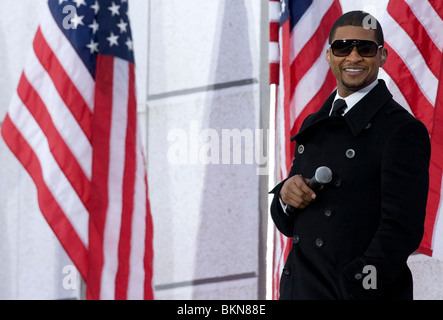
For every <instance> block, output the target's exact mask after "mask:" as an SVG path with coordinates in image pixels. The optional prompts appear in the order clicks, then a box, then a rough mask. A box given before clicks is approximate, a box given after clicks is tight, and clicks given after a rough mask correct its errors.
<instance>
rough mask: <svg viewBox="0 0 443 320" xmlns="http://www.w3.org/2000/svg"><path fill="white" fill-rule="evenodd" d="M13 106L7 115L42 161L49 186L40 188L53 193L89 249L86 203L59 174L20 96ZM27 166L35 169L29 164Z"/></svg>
mask: <svg viewBox="0 0 443 320" xmlns="http://www.w3.org/2000/svg"><path fill="white" fill-rule="evenodd" d="M12 103H13V104H14V105H15V106H16V108H15V109H14V110H11V111H10V112H9V113H8V114H9V117H10V119H11V120H12V121H13V122H14V124H15V127H16V128H17V129H19V130H20V133H21V135H22V136H23V137H24V138H25V139H26V141H27V143H28V145H29V146H30V147H31V148H32V150H33V152H34V153H35V154H36V156H37V157H38V159H40V166H41V172H42V177H43V179H44V181H45V183H46V186H43V185H42V184H41V185H42V187H46V188H48V189H49V190H50V192H51V193H52V195H53V197H54V198H55V200H56V201H57V202H58V205H59V206H60V207H61V209H62V210H63V212H65V214H66V215H67V216H68V218H69V220H70V221H71V224H72V225H73V227H74V229H75V230H76V232H77V233H78V235H79V237H80V239H81V240H82V242H83V243H84V244H85V246H87V243H88V234H87V231H86V229H85V228H84V227H85V225H87V219H88V214H87V211H86V209H85V207H84V206H83V203H82V202H81V200H80V199H79V198H78V196H77V193H76V192H75V191H74V190H73V189H72V186H71V185H70V183H69V182H68V181H67V179H66V178H65V177H64V175H63V173H62V172H61V171H60V169H59V167H58V165H57V162H56V161H55V160H54V158H53V156H52V154H51V151H50V148H49V145H48V142H47V140H46V137H45V136H44V134H43V132H42V131H41V129H40V127H39V125H38V123H36V121H35V120H34V118H33V117H32V115H31V114H30V113H29V111H28V109H27V108H26V106H24V105H23V103H22V102H21V100H20V98H19V97H18V96H17V95H14V97H13V101H12ZM25 164H26V165H29V166H32V163H30V162H26V163H25ZM38 174H39V173H38ZM72 208H75V209H72ZM52 210H53V209H52V208H51V207H49V208H48V211H49V212H52Z"/></svg>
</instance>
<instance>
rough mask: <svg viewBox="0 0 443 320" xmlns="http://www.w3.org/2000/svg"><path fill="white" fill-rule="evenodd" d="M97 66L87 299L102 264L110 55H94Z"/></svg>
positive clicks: (96, 291) (94, 295)
mask: <svg viewBox="0 0 443 320" xmlns="http://www.w3.org/2000/svg"><path fill="white" fill-rule="evenodd" d="M97 70H99V71H100V72H101V74H102V76H101V77H100V78H99V79H97V81H96V84H95V86H96V93H95V103H94V112H96V113H100V115H101V118H100V121H97V122H94V126H99V127H100V131H97V136H95V135H93V140H92V141H93V153H92V164H93V168H92V182H91V183H92V191H91V212H93V214H91V217H90V223H89V229H90V231H89V232H90V237H89V240H90V248H89V252H90V256H89V260H92V261H90V263H89V270H88V278H89V279H90V280H89V284H88V288H87V289H88V290H87V297H88V299H93V300H95V299H99V298H100V297H101V295H100V287H101V281H102V270H103V266H104V254H103V238H102V235H104V232H105V223H106V218H107V217H106V212H107V207H108V201H109V200H110V199H109V194H108V178H109V176H108V173H109V167H110V164H109V160H110V154H109V151H110V135H111V132H110V131H111V115H112V111H111V106H112V102H113V101H112V97H113V94H112V90H113V73H114V59H113V58H112V57H110V56H103V55H99V56H98V58H97ZM111 295H112V293H111Z"/></svg>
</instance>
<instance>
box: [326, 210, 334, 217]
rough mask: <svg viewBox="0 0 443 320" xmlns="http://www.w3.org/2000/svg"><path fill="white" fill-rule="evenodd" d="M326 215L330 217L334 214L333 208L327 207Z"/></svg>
mask: <svg viewBox="0 0 443 320" xmlns="http://www.w3.org/2000/svg"><path fill="white" fill-rule="evenodd" d="M325 216H326V217H328V218H329V217H330V216H332V210H331V209H326V210H325Z"/></svg>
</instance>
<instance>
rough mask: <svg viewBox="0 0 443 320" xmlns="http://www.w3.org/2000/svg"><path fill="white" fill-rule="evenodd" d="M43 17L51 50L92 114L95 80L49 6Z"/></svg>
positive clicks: (45, 8)
mask: <svg viewBox="0 0 443 320" xmlns="http://www.w3.org/2000/svg"><path fill="white" fill-rule="evenodd" d="M43 16H44V17H45V18H44V19H42V23H41V25H40V31H41V33H42V35H43V37H44V39H45V41H46V43H47V45H48V46H49V48H51V51H52V52H53V53H54V56H55V57H58V59H57V61H58V63H60V65H61V66H62V69H63V70H64V71H65V72H66V73H67V74H68V76H69V79H70V81H72V82H73V83H74V86H75V88H77V89H78V92H79V93H80V94H81V96H82V97H83V98H82V100H83V101H84V102H86V105H87V106H88V109H89V110H90V111H91V112H92V111H93V110H94V88H95V81H94V79H93V78H92V76H91V74H90V73H89V71H88V69H87V68H86V66H85V64H84V63H83V61H82V60H81V59H80V58H79V56H78V55H77V52H76V51H75V50H74V48H73V47H72V44H71V43H70V42H69V40H68V39H67V38H66V37H65V35H64V34H63V33H62V31H61V30H60V28H59V27H58V25H57V23H56V22H55V20H54V17H53V15H52V14H51V12H50V10H49V6H44V8H43ZM84 112H86V111H84Z"/></svg>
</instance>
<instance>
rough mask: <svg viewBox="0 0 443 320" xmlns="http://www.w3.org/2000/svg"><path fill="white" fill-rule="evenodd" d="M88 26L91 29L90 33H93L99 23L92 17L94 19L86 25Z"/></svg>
mask: <svg viewBox="0 0 443 320" xmlns="http://www.w3.org/2000/svg"><path fill="white" fill-rule="evenodd" d="M88 27H89V28H91V29H92V33H93V34H95V33H96V32H97V30H98V28H99V24H98V23H97V20H95V19H94V21H93V22H92V23H91V24H90V25H88Z"/></svg>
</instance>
